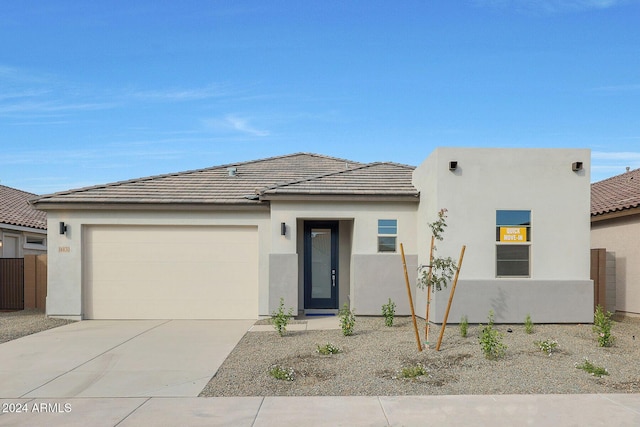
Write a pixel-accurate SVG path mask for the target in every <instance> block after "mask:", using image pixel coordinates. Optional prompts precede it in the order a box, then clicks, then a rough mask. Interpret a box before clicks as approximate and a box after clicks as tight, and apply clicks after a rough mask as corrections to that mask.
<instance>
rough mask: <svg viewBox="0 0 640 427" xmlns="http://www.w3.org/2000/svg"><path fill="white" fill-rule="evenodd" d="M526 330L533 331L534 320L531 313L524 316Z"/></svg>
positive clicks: (530, 332) (527, 331)
mask: <svg viewBox="0 0 640 427" xmlns="http://www.w3.org/2000/svg"><path fill="white" fill-rule="evenodd" d="M524 331H525V332H526V333H528V334H532V333H533V322H532V321H531V315H529V314H527V317H525V318H524Z"/></svg>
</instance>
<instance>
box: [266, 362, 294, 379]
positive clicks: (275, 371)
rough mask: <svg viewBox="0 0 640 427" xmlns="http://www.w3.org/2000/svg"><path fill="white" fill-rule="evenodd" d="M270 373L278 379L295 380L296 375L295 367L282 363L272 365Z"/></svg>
mask: <svg viewBox="0 0 640 427" xmlns="http://www.w3.org/2000/svg"><path fill="white" fill-rule="evenodd" d="M269 375H271V376H272V377H273V378H275V379H277V380H284V381H293V380H294V379H295V378H296V376H295V372H294V370H293V368H285V367H283V366H280V365H271V367H270V368H269Z"/></svg>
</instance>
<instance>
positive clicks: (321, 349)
mask: <svg viewBox="0 0 640 427" xmlns="http://www.w3.org/2000/svg"><path fill="white" fill-rule="evenodd" d="M316 352H317V353H320V354H324V355H328V354H338V353H342V350H340V349H339V348H338V347H336V346H335V345H333V344H331V343H327V344H325V345H323V346H321V345H318V348H317V349H316Z"/></svg>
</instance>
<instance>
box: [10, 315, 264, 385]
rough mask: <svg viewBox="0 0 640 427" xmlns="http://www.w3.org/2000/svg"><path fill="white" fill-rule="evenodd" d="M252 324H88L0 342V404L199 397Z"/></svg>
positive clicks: (250, 322)
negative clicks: (15, 400) (7, 400)
mask: <svg viewBox="0 0 640 427" xmlns="http://www.w3.org/2000/svg"><path fill="white" fill-rule="evenodd" d="M254 322H255V321H254V320H85V321H82V322H77V323H72V324H69V325H65V326H61V327H58V328H54V329H50V330H47V331H44V332H40V333H37V334H34V335H30V336H26V337H23V338H20V339H17V340H13V341H9V342H6V343H3V344H0V398H62V397H169V396H171V397H193V396H198V394H199V393H200V391H201V390H202V389H203V388H204V386H205V385H206V384H207V382H208V381H209V379H210V378H211V377H212V376H213V375H214V374H215V373H216V372H217V370H218V368H219V367H220V365H221V364H222V362H223V361H224V360H225V359H226V357H227V355H228V354H229V352H231V350H232V349H233V348H234V347H235V345H236V344H237V343H238V341H239V340H240V338H242V336H243V335H244V333H245V332H246V331H247V330H248V329H249V328H250V327H251V326H252V325H253V323H254Z"/></svg>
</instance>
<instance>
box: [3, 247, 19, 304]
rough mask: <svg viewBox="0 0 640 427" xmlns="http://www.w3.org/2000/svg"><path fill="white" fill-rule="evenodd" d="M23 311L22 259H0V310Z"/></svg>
mask: <svg viewBox="0 0 640 427" xmlns="http://www.w3.org/2000/svg"><path fill="white" fill-rule="evenodd" d="M23 309H24V259H22V258H0V310H23Z"/></svg>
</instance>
